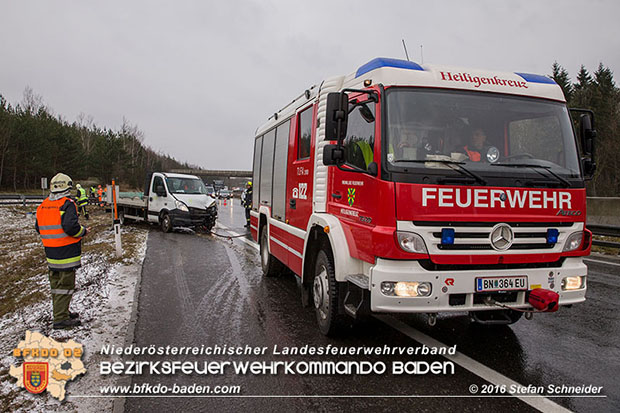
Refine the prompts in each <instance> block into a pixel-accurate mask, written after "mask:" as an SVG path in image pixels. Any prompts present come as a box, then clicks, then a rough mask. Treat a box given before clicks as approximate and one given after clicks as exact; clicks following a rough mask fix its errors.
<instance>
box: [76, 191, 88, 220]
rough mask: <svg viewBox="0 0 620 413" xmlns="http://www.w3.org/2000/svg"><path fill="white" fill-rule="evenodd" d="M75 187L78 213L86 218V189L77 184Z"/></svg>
mask: <svg viewBox="0 0 620 413" xmlns="http://www.w3.org/2000/svg"><path fill="white" fill-rule="evenodd" d="M75 188H76V189H77V205H78V213H79V214H80V215H83V216H84V218H86V219H88V211H87V210H86V205H87V204H88V196H87V195H86V189H84V188H82V185H80V184H77V185H76V186H75Z"/></svg>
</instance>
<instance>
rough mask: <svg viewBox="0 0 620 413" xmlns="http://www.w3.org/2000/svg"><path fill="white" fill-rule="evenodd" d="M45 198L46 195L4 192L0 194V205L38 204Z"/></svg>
mask: <svg viewBox="0 0 620 413" xmlns="http://www.w3.org/2000/svg"><path fill="white" fill-rule="evenodd" d="M45 198H46V195H21V194H5V195H0V205H22V206H26V205H27V204H40V203H41V201H43V200H44V199H45Z"/></svg>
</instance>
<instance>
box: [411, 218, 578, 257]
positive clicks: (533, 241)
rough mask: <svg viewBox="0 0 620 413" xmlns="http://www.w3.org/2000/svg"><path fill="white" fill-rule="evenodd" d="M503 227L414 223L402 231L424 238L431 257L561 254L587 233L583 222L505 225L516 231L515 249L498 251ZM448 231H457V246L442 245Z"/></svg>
mask: <svg viewBox="0 0 620 413" xmlns="http://www.w3.org/2000/svg"><path fill="white" fill-rule="evenodd" d="M499 223H500V222H453V221H445V222H431V221H414V222H411V223H407V225H406V226H401V227H400V229H401V230H406V231H412V232H416V233H418V234H420V235H421V236H422V237H423V238H424V241H425V243H426V245H427V247H428V249H429V253H430V254H433V253H434V254H450V253H452V254H454V253H457V252H461V253H470V254H507V253H508V254H510V253H515V254H524V253H536V252H539V253H549V252H556V253H559V252H562V249H563V247H564V243H565V241H566V239H567V238H568V236H569V235H570V234H572V233H573V232H577V231H583V223H582V222H504V223H505V224H507V225H509V226H510V229H511V231H512V234H511V237H510V238H511V239H510V242H511V245H510V247H509V248H507V249H505V250H501V251H496V250H495V248H494V247H493V246H492V244H491V231H492V230H493V228H494V227H495V226H496V225H497V224H499ZM409 225H411V227H409ZM444 229H452V230H454V240H453V242H451V243H448V242H442V230H444ZM549 230H552V231H551V232H549ZM548 233H555V234H557V241H556V242H548Z"/></svg>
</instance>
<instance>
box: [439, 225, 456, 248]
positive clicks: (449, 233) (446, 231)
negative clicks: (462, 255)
mask: <svg viewBox="0 0 620 413" xmlns="http://www.w3.org/2000/svg"><path fill="white" fill-rule="evenodd" d="M452 244H454V228H442V229H441V245H452Z"/></svg>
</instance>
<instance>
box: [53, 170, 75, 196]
mask: <svg viewBox="0 0 620 413" xmlns="http://www.w3.org/2000/svg"><path fill="white" fill-rule="evenodd" d="M72 187H73V181H71V178H70V177H69V175H65V174H63V173H58V174H56V175H54V177H53V178H52V180H51V182H50V191H51V192H52V193H56V192H64V191H66V190H67V189H71V188H72Z"/></svg>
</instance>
